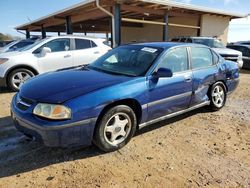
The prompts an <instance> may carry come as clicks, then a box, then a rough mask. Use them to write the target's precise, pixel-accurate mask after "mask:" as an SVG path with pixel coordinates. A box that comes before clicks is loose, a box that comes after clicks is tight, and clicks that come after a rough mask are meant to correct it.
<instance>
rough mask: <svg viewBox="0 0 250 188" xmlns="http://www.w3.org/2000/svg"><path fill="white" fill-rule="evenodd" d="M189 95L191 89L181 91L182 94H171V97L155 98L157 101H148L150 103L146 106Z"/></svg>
mask: <svg viewBox="0 0 250 188" xmlns="http://www.w3.org/2000/svg"><path fill="white" fill-rule="evenodd" d="M189 95H190V96H191V95H192V91H188V92H186V93H182V94H179V95H175V96H172V97H168V98H165V99H160V100H157V101H153V102H150V103H148V107H150V106H153V105H157V104H161V103H164V102H167V101H171V100H176V99H179V98H182V97H187V96H189Z"/></svg>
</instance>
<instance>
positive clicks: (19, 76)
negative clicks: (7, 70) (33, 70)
mask: <svg viewBox="0 0 250 188" xmlns="http://www.w3.org/2000/svg"><path fill="white" fill-rule="evenodd" d="M31 77H32V76H31V75H29V74H28V73H27V72H17V73H15V74H14V75H13V76H12V79H11V82H12V84H13V86H14V87H15V88H16V89H19V88H20V87H21V86H22V85H23V83H24V82H26V81H27V80H28V79H30V78H31Z"/></svg>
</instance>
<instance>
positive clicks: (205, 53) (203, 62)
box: [191, 47, 213, 69]
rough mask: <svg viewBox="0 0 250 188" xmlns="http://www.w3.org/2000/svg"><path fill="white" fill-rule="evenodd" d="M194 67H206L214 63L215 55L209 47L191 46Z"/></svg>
mask: <svg viewBox="0 0 250 188" xmlns="http://www.w3.org/2000/svg"><path fill="white" fill-rule="evenodd" d="M191 62H192V68H193V69H198V68H205V67H209V66H211V65H213V56H212V54H211V51H210V49H209V48H199V47H192V48H191Z"/></svg>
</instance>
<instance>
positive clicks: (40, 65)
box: [0, 35, 111, 91]
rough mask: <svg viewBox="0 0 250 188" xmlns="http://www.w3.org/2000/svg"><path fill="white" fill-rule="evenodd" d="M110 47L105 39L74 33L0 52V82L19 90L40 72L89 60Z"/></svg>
mask: <svg viewBox="0 0 250 188" xmlns="http://www.w3.org/2000/svg"><path fill="white" fill-rule="evenodd" d="M110 49H111V48H110V47H109V46H107V45H105V44H104V39H96V38H88V37H78V36H73V35H72V36H58V37H50V38H46V39H43V40H40V41H38V42H36V43H34V44H32V45H30V46H27V47H25V48H23V49H21V50H19V51H17V52H9V53H3V54H1V55H0V86H9V87H10V88H11V89H12V90H13V91H18V90H19V87H20V86H21V85H22V84H23V83H24V82H25V81H26V80H28V79H29V78H31V77H33V76H35V75H37V74H41V73H45V72H48V71H54V70H58V69H63V68H70V67H75V66H78V65H82V64H89V63H91V62H92V61H94V60H96V59H97V58H98V57H100V56H101V55H103V54H105V53H106V52H107V51H109V50H110Z"/></svg>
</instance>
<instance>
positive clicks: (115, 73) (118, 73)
mask: <svg viewBox="0 0 250 188" xmlns="http://www.w3.org/2000/svg"><path fill="white" fill-rule="evenodd" d="M87 68H90V69H93V70H96V71H99V72H104V73H107V74H113V75H120V76H129V77H136V75H131V74H124V73H120V72H114V71H109V70H106V69H100V68H98V67H93V66H91V65H89V66H87Z"/></svg>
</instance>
